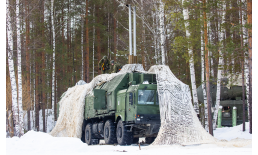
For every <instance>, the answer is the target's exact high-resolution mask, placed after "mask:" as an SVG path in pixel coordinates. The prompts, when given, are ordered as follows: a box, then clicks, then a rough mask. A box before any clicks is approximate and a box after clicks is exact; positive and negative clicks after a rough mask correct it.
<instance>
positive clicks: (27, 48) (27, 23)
mask: <svg viewBox="0 0 258 155" xmlns="http://www.w3.org/2000/svg"><path fill="white" fill-rule="evenodd" d="M25 10H26V15H27V18H26V20H25V22H26V42H25V48H26V71H27V75H26V80H27V85H28V86H27V91H28V94H29V103H28V107H27V122H28V124H27V125H28V131H29V130H30V129H31V125H30V109H31V102H30V101H31V96H30V95H31V92H30V53H29V43H30V37H29V33H30V23H29V4H28V0H26V1H25Z"/></svg>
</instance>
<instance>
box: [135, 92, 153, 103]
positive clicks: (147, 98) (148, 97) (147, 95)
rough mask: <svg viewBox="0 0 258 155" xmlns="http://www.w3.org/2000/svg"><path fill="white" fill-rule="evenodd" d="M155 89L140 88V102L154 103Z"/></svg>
mask: <svg viewBox="0 0 258 155" xmlns="http://www.w3.org/2000/svg"><path fill="white" fill-rule="evenodd" d="M154 97H155V90H138V104H154Z"/></svg>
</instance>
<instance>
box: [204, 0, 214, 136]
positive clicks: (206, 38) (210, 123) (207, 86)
mask: <svg viewBox="0 0 258 155" xmlns="http://www.w3.org/2000/svg"><path fill="white" fill-rule="evenodd" d="M203 9H204V10H203V19H204V40H205V66H206V91H207V107H208V124H209V133H210V134H211V135H212V136H213V129H212V116H211V103H210V77H209V75H210V73H209V68H210V67H209V58H208V53H209V51H208V35H207V21H206V20H207V18H206V0H203Z"/></svg>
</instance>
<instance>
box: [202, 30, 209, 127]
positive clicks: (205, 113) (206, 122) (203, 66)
mask: <svg viewBox="0 0 258 155" xmlns="http://www.w3.org/2000/svg"><path fill="white" fill-rule="evenodd" d="M201 57H202V58H201V59H202V60H201V63H202V90H203V101H204V103H203V104H204V108H203V110H204V111H203V113H202V114H203V115H204V128H205V130H206V131H208V130H209V127H208V118H207V117H208V109H207V96H206V89H205V79H204V74H205V71H204V70H205V63H204V50H203V32H202V34H201Z"/></svg>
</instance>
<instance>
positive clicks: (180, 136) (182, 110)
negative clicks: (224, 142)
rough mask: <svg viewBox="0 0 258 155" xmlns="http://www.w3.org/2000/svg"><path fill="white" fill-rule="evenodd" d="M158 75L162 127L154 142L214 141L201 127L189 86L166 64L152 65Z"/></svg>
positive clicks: (151, 69)
mask: <svg viewBox="0 0 258 155" xmlns="http://www.w3.org/2000/svg"><path fill="white" fill-rule="evenodd" d="M148 73H155V74H156V75H157V78H156V79H157V89H158V93H159V108H160V119H161V127H160V130H159V133H158V136H157V138H156V139H155V141H154V143H153V144H154V145H170V144H183V145H186V144H196V143H211V142H215V141H216V140H215V138H214V137H212V136H211V135H210V134H209V133H207V132H206V131H205V130H204V128H203V127H202V125H201V123H200V121H199V120H198V118H197V115H196V113H195V111H194V109H193V105H192V101H191V93H190V89H189V86H188V85H186V84H184V83H182V82H181V81H180V80H178V79H177V78H176V77H175V75H174V74H173V73H172V72H171V71H170V69H169V67H168V66H164V65H156V66H152V67H151V68H150V69H149V71H148Z"/></svg>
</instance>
